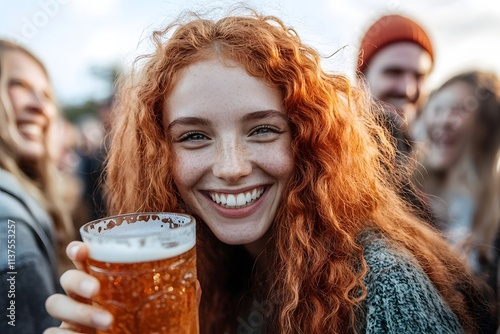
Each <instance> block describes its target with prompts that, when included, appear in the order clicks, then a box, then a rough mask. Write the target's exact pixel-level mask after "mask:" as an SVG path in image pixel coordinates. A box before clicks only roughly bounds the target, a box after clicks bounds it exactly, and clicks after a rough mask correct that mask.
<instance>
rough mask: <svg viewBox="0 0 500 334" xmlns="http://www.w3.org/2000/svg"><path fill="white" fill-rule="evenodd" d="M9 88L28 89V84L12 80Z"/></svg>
mask: <svg viewBox="0 0 500 334" xmlns="http://www.w3.org/2000/svg"><path fill="white" fill-rule="evenodd" d="M9 86H10V87H16V86H19V87H27V84H26V83H25V82H23V81H21V80H18V79H12V80H10V82H9Z"/></svg>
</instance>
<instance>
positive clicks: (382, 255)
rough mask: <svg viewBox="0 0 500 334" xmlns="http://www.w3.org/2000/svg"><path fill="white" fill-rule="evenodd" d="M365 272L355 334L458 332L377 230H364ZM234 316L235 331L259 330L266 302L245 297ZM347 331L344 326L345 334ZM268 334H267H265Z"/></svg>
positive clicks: (419, 274) (259, 333) (439, 301)
mask: <svg viewBox="0 0 500 334" xmlns="http://www.w3.org/2000/svg"><path fill="white" fill-rule="evenodd" d="M362 244H363V246H364V257H365V260H366V262H367V264H368V267H369V272H368V274H367V275H366V277H365V278H364V282H365V286H366V289H367V292H368V295H367V297H366V298H365V299H364V300H363V302H362V303H361V307H360V309H359V310H358V312H357V322H356V327H357V330H358V333H367V334H410V333H411V334H459V333H463V332H464V331H463V330H462V328H461V326H460V323H459V321H458V318H457V317H456V315H455V314H454V313H453V312H452V311H451V309H450V308H449V307H448V305H447V304H446V302H445V301H444V300H443V298H442V297H441V295H440V293H439V292H438V290H437V289H436V288H435V287H434V285H433V284H432V282H431V281H430V279H429V277H427V275H426V274H425V273H424V272H423V270H422V269H421V267H420V266H419V265H418V264H417V263H416V261H415V260H414V259H413V258H412V257H411V256H410V255H407V254H404V253H401V252H400V251H398V250H394V249H392V248H391V247H390V245H389V243H388V242H386V241H384V240H383V239H382V238H381V237H380V236H378V235H377V233H371V232H367V233H365V234H364V238H363V241H362ZM250 302H251V303H252V305H251V306H249V307H248V308H246V311H243V312H241V313H240V316H239V317H238V319H237V320H238V327H237V331H236V332H237V333H238V334H264V333H266V330H265V328H264V327H265V322H266V321H267V320H268V316H269V312H268V311H269V310H271V309H272V306H273V303H272V301H257V300H255V299H253V300H251V301H250ZM347 332H351V331H350V330H348V329H346V333H347ZM267 334H270V333H267Z"/></svg>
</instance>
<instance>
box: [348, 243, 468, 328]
mask: <svg viewBox="0 0 500 334" xmlns="http://www.w3.org/2000/svg"><path fill="white" fill-rule="evenodd" d="M364 256H365V260H366V262H367V264H368V267H369V268H370V271H369V273H368V275H367V276H366V277H365V279H364V282H365V285H366V289H367V292H368V295H367V297H366V299H365V300H364V301H363V304H362V309H363V310H364V317H363V316H361V317H360V318H359V322H358V324H359V328H360V330H359V332H360V333H377V334H379V333H384V334H386V333H394V334H396V333H413V334H420V333H421V334H424V333H425V334H429V333H432V334H438V333H440V334H441V333H442V334H452V333H453V334H456V333H463V330H462V328H461V326H460V323H459V321H458V318H457V317H456V315H455V314H454V313H453V312H452V311H451V309H450V308H449V306H448V305H447V304H446V302H445V301H444V300H443V298H442V297H441V295H440V293H439V292H438V290H437V289H436V287H435V286H434V285H433V284H432V282H431V281H430V279H429V278H428V277H427V275H426V274H425V273H424V272H423V270H422V269H421V268H420V266H419V265H418V264H417V263H415V262H416V261H415V260H414V259H412V258H411V257H409V256H407V255H405V254H402V253H400V252H397V251H394V250H391V249H390V248H389V247H388V245H387V243H386V242H385V241H383V240H382V239H380V238H373V239H371V240H370V242H369V243H367V244H366V246H365V250H364Z"/></svg>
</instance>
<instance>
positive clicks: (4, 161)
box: [0, 40, 71, 333]
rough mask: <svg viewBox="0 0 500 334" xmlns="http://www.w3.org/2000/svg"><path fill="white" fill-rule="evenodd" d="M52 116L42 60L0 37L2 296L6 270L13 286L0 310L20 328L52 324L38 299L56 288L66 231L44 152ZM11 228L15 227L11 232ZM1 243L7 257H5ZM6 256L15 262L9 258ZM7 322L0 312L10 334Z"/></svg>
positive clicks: (66, 223) (30, 330)
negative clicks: (11, 310)
mask: <svg viewBox="0 0 500 334" xmlns="http://www.w3.org/2000/svg"><path fill="white" fill-rule="evenodd" d="M56 117H58V114H57V107H56V103H55V101H54V99H53V96H52V86H51V84H50V82H49V78H48V74H47V72H46V70H45V68H44V66H43V65H42V63H40V61H39V60H38V59H37V58H36V57H35V56H33V55H32V54H31V53H29V52H28V51H27V50H26V49H24V48H22V47H20V46H18V45H16V44H13V43H10V42H7V41H3V40H0V246H1V247H2V249H1V250H0V253H1V254H2V256H1V257H0V270H1V273H2V279H1V282H0V287H1V291H2V293H5V294H6V291H7V289H6V288H5V287H6V286H5V284H7V280H6V276H7V275H9V277H12V275H14V276H15V278H14V280H15V286H16V291H15V293H14V294H12V295H11V294H9V296H8V298H7V295H4V296H2V298H1V299H0V300H1V302H0V308H1V309H2V310H5V309H7V308H8V307H10V306H12V305H15V312H14V313H17V314H18V316H19V321H18V322H17V323H15V326H16V327H15V329H16V331H19V332H24V333H38V332H40V331H42V330H43V329H45V328H46V327H47V326H50V325H54V324H57V321H54V319H53V318H51V317H50V316H49V315H48V314H47V313H46V312H45V311H44V303H45V299H46V298H47V296H48V295H50V294H52V293H54V292H56V291H58V286H59V285H58V284H57V256H58V255H57V254H58V252H57V249H58V246H59V245H60V244H59V242H60V241H61V239H56V237H59V238H61V237H64V236H66V235H68V234H69V233H70V230H71V227H70V226H71V225H70V224H69V219H68V218H67V217H68V216H67V214H66V212H65V211H64V210H63V209H62V204H61V201H62V197H60V196H59V195H58V194H59V193H58V191H57V189H56V186H57V184H58V183H57V181H58V179H57V174H56V165H55V162H54V160H53V158H52V156H51V151H50V149H49V146H50V145H49V142H50V134H51V131H52V130H53V125H54V122H55V119H56ZM9 226H15V227H14V230H9V232H10V233H8V232H7V229H8V228H9ZM11 237H14V238H11ZM7 238H8V239H9V240H7ZM7 245H9V252H8V253H9V255H10V257H7V255H6V254H5V253H7ZM4 255H5V256H4ZM12 256H13V258H14V259H15V260H14V261H10V260H9V261H7V259H12ZM21 317H23V318H24V320H23V321H21ZM27 319H30V320H29V321H28V320H27ZM7 320H9V318H6V317H5V316H2V317H1V320H0V331H1V332H2V333H7V332H10V328H9V326H11V325H12V324H11V323H7Z"/></svg>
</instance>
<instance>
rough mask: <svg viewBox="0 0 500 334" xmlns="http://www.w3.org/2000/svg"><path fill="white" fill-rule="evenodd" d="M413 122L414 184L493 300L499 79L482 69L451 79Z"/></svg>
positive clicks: (499, 213)
mask: <svg viewBox="0 0 500 334" xmlns="http://www.w3.org/2000/svg"><path fill="white" fill-rule="evenodd" d="M418 122H419V123H418V124H419V126H420V127H421V129H423V131H422V132H421V133H422V134H423V136H424V137H423V138H422V141H421V142H422V144H421V147H420V148H419V149H418V160H419V163H420V166H421V170H420V171H419V174H418V177H417V179H418V182H417V184H420V185H421V187H422V190H423V191H424V192H425V193H426V194H427V195H428V203H429V205H430V207H431V210H432V212H433V216H434V217H435V221H436V224H437V228H438V229H439V230H441V231H442V232H443V234H444V235H445V237H446V238H447V240H448V241H449V243H450V244H452V245H453V247H454V248H455V249H456V250H457V251H458V252H459V254H461V255H462V256H463V258H464V259H466V260H467V262H468V264H469V266H470V267H471V269H472V270H473V272H474V273H475V274H476V276H478V277H481V278H482V279H484V280H485V281H486V282H487V283H488V286H489V288H491V291H490V292H488V293H490V294H491V298H495V299H496V300H497V301H498V297H496V296H497V295H498V292H497V291H498V287H497V277H498V275H497V271H498V259H499V252H498V249H497V247H498V244H497V243H498V228H499V224H500V175H499V171H498V161H499V149H500V80H499V79H498V77H497V76H496V75H495V74H493V73H488V72H481V71H471V72H464V73H461V74H458V75H456V76H454V77H452V78H450V79H449V80H447V81H446V82H445V83H444V84H443V85H442V86H441V87H439V88H438V89H437V90H436V91H435V92H433V94H432V95H431V96H430V98H429V100H428V102H427V103H426V105H425V107H424V108H423V111H422V114H421V117H420V119H419V121H418ZM497 303H498V302H497Z"/></svg>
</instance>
